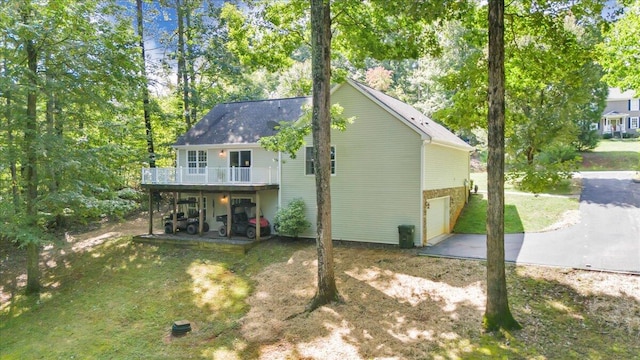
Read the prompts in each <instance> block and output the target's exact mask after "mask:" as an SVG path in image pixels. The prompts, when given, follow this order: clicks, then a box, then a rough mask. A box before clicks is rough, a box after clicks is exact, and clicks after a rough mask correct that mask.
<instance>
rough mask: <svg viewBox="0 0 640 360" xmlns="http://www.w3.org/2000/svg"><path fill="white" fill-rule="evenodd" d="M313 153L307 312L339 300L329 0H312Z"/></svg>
mask: <svg viewBox="0 0 640 360" xmlns="http://www.w3.org/2000/svg"><path fill="white" fill-rule="evenodd" d="M311 47H312V50H311V54H312V55H311V56H312V60H311V64H312V70H311V71H312V78H313V110H312V111H313V113H312V120H311V127H312V133H313V154H314V164H315V178H316V204H317V207H318V215H317V218H316V223H317V233H316V246H317V251H318V291H317V293H316V295H315V297H314V298H313V300H312V301H311V303H310V304H309V306H308V307H307V310H308V311H313V310H314V309H316V308H318V307H320V306H322V305H325V304H328V303H331V302H332V301H337V300H339V295H338V289H337V288H336V281H335V274H334V265H333V242H332V238H331V188H330V180H331V114H330V106H331V105H330V88H331V18H330V1H329V0H311Z"/></svg>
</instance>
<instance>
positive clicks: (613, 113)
mask: <svg viewBox="0 0 640 360" xmlns="http://www.w3.org/2000/svg"><path fill="white" fill-rule="evenodd" d="M594 125H595V128H596V129H598V132H599V133H600V134H602V135H604V134H611V136H613V137H625V136H636V134H640V99H639V98H638V97H634V91H633V90H627V91H620V89H619V88H610V89H609V95H608V96H607V107H606V108H605V109H604V112H603V115H602V118H601V119H600V122H599V123H597V124H594ZM625 134H629V135H625Z"/></svg>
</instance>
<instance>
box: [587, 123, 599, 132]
mask: <svg viewBox="0 0 640 360" xmlns="http://www.w3.org/2000/svg"><path fill="white" fill-rule="evenodd" d="M598 125H599V124H598V123H591V124H590V125H589V130H598Z"/></svg>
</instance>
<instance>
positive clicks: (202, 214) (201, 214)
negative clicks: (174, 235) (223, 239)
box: [198, 190, 204, 236]
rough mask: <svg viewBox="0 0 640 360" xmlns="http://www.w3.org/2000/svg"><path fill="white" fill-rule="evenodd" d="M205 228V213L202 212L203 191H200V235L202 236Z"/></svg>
mask: <svg viewBox="0 0 640 360" xmlns="http://www.w3.org/2000/svg"><path fill="white" fill-rule="evenodd" d="M203 226H204V213H203V211H202V190H200V198H199V199H198V234H199V235H200V236H202V231H203Z"/></svg>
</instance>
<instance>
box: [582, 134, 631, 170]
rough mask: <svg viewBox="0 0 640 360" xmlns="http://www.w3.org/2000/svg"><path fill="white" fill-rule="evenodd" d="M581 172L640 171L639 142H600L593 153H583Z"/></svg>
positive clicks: (629, 140)
mask: <svg viewBox="0 0 640 360" xmlns="http://www.w3.org/2000/svg"><path fill="white" fill-rule="evenodd" d="M580 155H581V156H582V165H581V167H580V170H581V171H615V170H640V140H639V139H624V140H619V139H617V140H601V141H600V143H599V144H598V146H597V147H596V148H595V149H594V150H593V151H588V152H583V153H581V154H580Z"/></svg>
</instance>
